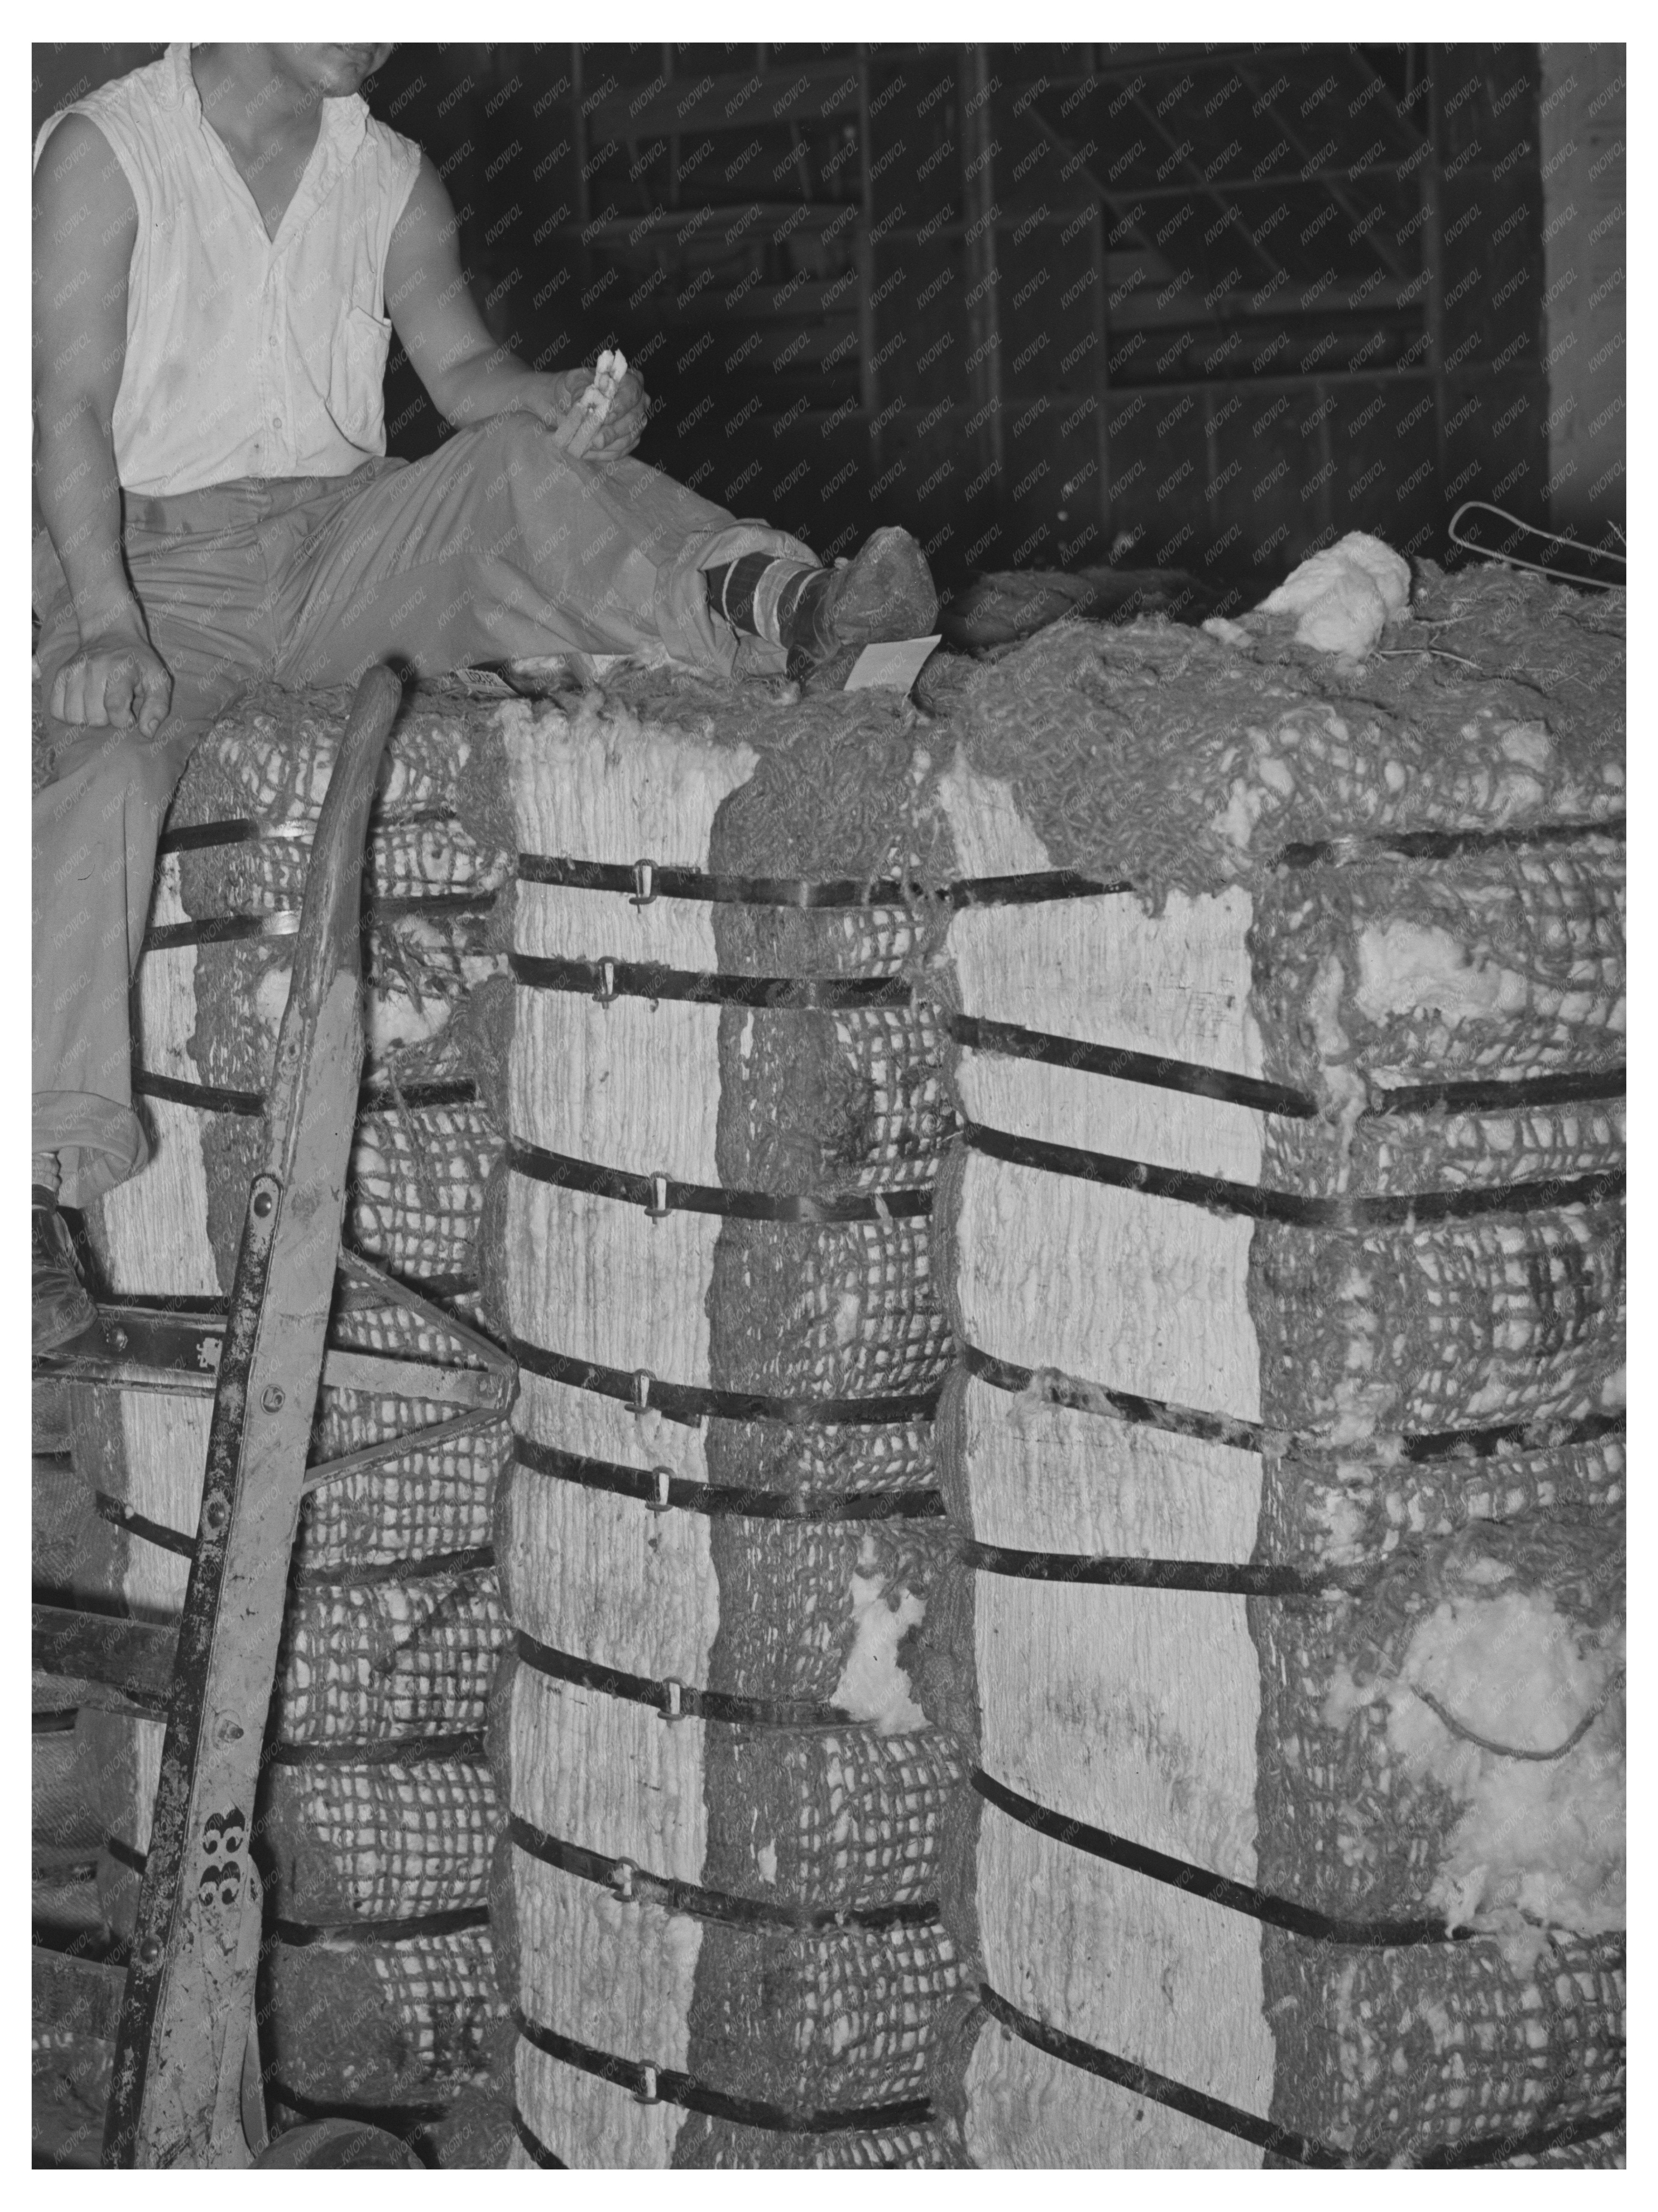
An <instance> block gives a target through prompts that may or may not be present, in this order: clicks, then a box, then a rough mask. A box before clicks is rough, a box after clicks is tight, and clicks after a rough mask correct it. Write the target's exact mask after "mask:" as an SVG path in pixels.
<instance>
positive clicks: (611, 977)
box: [593, 959, 616, 1006]
mask: <svg viewBox="0 0 1658 2212" xmlns="http://www.w3.org/2000/svg"><path fill="white" fill-rule="evenodd" d="M593 996H594V998H595V999H597V1000H598V1003H599V1005H600V1006H610V1005H611V1004H612V1003H613V1002H614V1000H615V999H616V963H615V961H614V960H608V959H607V960H601V961H600V962H599V963H598V986H597V987H596V988H595V990H594V992H593Z"/></svg>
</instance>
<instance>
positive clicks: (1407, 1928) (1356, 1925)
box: [971, 1767, 1475, 1949]
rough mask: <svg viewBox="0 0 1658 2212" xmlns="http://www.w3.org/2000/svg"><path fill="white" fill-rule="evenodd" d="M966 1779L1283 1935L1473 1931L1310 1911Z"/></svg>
mask: <svg viewBox="0 0 1658 2212" xmlns="http://www.w3.org/2000/svg"><path fill="white" fill-rule="evenodd" d="M971 1780H972V1784H973V1787H974V1789H975V1790H976V1791H977V1792H978V1794H979V1796H981V1797H982V1798H983V1799H984V1800H985V1802H986V1803H987V1804H990V1805H993V1806H994V1807H995V1808H996V1809H997V1811H998V1812H999V1813H1005V1814H1007V1816H1008V1817H1009V1819H1010V1820H1019V1821H1022V1822H1023V1825H1024V1826H1026V1827H1027V1828H1034V1829H1035V1832H1036V1833H1037V1834H1038V1835H1039V1836H1049V1837H1051V1838H1053V1839H1054V1842H1055V1843H1060V1844H1068V1845H1069V1846H1070V1848H1071V1849H1072V1850H1078V1851H1086V1852H1087V1853H1088V1854H1089V1855H1090V1857H1093V1858H1097V1859H1108V1860H1109V1862H1110V1863H1111V1864H1112V1865H1113V1866H1120V1867H1127V1869H1128V1870H1129V1872H1130V1873H1131V1874H1139V1875H1146V1876H1148V1877H1149V1878H1150V1879H1151V1881H1160V1882H1163V1883H1165V1884H1166V1885H1167V1886H1168V1887H1169V1888H1171V1889H1182V1890H1185V1891H1187V1893H1189V1894H1190V1895H1192V1896H1193V1897H1201V1898H1203V1899H1206V1902H1207V1903H1209V1904H1211V1905H1225V1906H1226V1907H1227V1909H1228V1910H1229V1911H1233V1912H1242V1913H1244V1914H1247V1915H1248V1917H1249V1918H1250V1919H1252V1920H1260V1921H1264V1922H1265V1923H1266V1924H1267V1926H1269V1927H1272V1928H1281V1929H1284V1931H1285V1932H1286V1934H1289V1935H1291V1936H1305V1937H1307V1938H1308V1939H1309V1941H1311V1942H1318V1943H1351V1944H1362V1945H1367V1946H1370V1945H1375V1946H1380V1947H1381V1948H1386V1949H1391V1948H1400V1947H1402V1946H1404V1945H1406V1944H1417V1943H1460V1942H1465V1941H1466V1940H1467V1938H1468V1937H1469V1936H1472V1935H1473V1933H1474V1932H1475V1931H1474V1930H1473V1929H1472V1928H1455V1929H1448V1928H1447V1927H1446V1926H1445V1924H1444V1923H1443V1922H1442V1921H1439V1920H1430V1919H1428V1918H1425V1917H1418V1918H1417V1919H1414V1920H1336V1919H1333V1918H1332V1917H1331V1916H1330V1915H1329V1914H1328V1913H1324V1912H1316V1911H1313V1910H1312V1909H1311V1908H1310V1907H1309V1906H1308V1905H1297V1904H1296V1903H1295V1902H1294V1901H1293V1900H1292V1899H1290V1898H1285V1897H1273V1896H1272V1895H1271V1894H1269V1893H1268V1892H1266V1890H1260V1889H1255V1888H1253V1887H1250V1885H1249V1884H1248V1883H1247V1882H1241V1881H1230V1880H1229V1879H1228V1878H1227V1877H1226V1875H1219V1874H1216V1873H1214V1872H1213V1871H1212V1869H1210V1868H1208V1867H1202V1866H1198V1865H1197V1864H1195V1863H1193V1861H1192V1860H1190V1859H1180V1858H1174V1857H1170V1856H1169V1853H1168V1852H1167V1851H1157V1850H1151V1848H1150V1847H1149V1846H1148V1845H1147V1844H1137V1843H1134V1842H1133V1841H1131V1839H1130V1838H1128V1837H1127V1836H1118V1835H1114V1834H1113V1833H1112V1832H1111V1831H1110V1830H1109V1829H1108V1828H1096V1827H1093V1826H1090V1824H1089V1822H1088V1821H1086V1820H1076V1819H1074V1818H1073V1817H1072V1815H1071V1814H1068V1813H1056V1812H1054V1811H1053V1810H1052V1808H1050V1807H1048V1806H1047V1805H1039V1804H1038V1803H1037V1802H1036V1801H1035V1798H1034V1797H1027V1796H1025V1795H1024V1794H1023V1791H1022V1790H1011V1789H1010V1788H1009V1787H1008V1785H1007V1784H1006V1783H1005V1782H998V1781H996V1780H994V1779H993V1777H992V1776H990V1775H988V1774H987V1773H985V1772H984V1771H983V1769H982V1768H979V1767H975V1769H974V1771H973V1774H972V1777H971Z"/></svg>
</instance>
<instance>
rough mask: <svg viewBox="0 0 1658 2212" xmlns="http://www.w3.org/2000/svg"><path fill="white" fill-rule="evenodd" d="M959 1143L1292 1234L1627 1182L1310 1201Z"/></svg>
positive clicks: (1619, 1176)
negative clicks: (1271, 1225)
mask: <svg viewBox="0 0 1658 2212" xmlns="http://www.w3.org/2000/svg"><path fill="white" fill-rule="evenodd" d="M962 1135H963V1142H964V1143H965V1144H966V1146H967V1148H968V1150H969V1152H978V1153H981V1154H982V1155H983V1156H984V1157H986V1158H990V1159H997V1160H1005V1161H1006V1162H1007V1163H1008V1164H1009V1165H1010V1166H1013V1167H1022V1168H1036V1169H1039V1170H1042V1172H1043V1173H1045V1174H1048V1175H1066V1176H1077V1177H1078V1178H1079V1179H1080V1180H1081V1181H1083V1182H1098V1183H1105V1184H1108V1185H1110V1186H1111V1187H1112V1188H1115V1189H1119V1190H1132V1191H1135V1192H1138V1193H1139V1194H1140V1195H1141V1196H1142V1197H1145V1198H1167V1199H1173V1200H1177V1201H1178V1202H1179V1203H1180V1204H1181V1205H1183V1206H1200V1207H1202V1208H1203V1209H1204V1210H1205V1211H1206V1212H1210V1213H1232V1214H1239V1215H1242V1216H1243V1217H1244V1218H1247V1219H1249V1220H1253V1221H1271V1222H1276V1223H1278V1224H1279V1225H1281V1226H1284V1227H1288V1228H1294V1229H1388V1228H1402V1229H1413V1228H1417V1227H1419V1226H1420V1225H1424V1224H1425V1223H1428V1222H1433V1221H1465V1220H1468V1219H1471V1218H1474V1217H1476V1216H1478V1215H1480V1214H1485V1213H1535V1212H1540V1211H1543V1210H1545V1209H1551V1208H1555V1207H1559V1206H1594V1205H1597V1204H1599V1203H1600V1201H1601V1200H1606V1199H1609V1198H1620V1197H1622V1195H1623V1194H1624V1189H1625V1184H1626V1182H1627V1180H1628V1178H1627V1176H1625V1172H1624V1170H1622V1169H1621V1168H1619V1169H1607V1170H1605V1171H1603V1172H1602V1173H1600V1174H1598V1175H1586V1176H1546V1177H1544V1178H1542V1179H1541V1180H1540V1181H1539V1182H1516V1183H1497V1184H1491V1185H1479V1184H1475V1185H1471V1186H1467V1187H1465V1188H1462V1189H1460V1190H1436V1191H1393V1192H1388V1193H1386V1194H1382V1195H1377V1196H1371V1197H1362V1198H1350V1197H1346V1196H1343V1197H1339V1198H1308V1197H1304V1196H1303V1194H1301V1193H1300V1192H1298V1191H1287V1190H1269V1189H1263V1188H1261V1187H1260V1185H1258V1184H1255V1183H1241V1182H1227V1181H1226V1180H1225V1179H1224V1177H1223V1176H1204V1175H1193V1174H1192V1173H1190V1172H1189V1171H1188V1170H1186V1169H1184V1168H1163V1167H1153V1166H1151V1165H1150V1164H1149V1163H1147V1162H1146V1161H1145V1160H1127V1159H1120V1158H1118V1157H1117V1156H1116V1154H1115V1153H1113V1152H1083V1151H1080V1150H1079V1149H1078V1147H1077V1146H1073V1145H1055V1144H1050V1143H1049V1142H1048V1141H1047V1139H1043V1138H1037V1137H1015V1136H1011V1135H1010V1134H1009V1133H1008V1132H1007V1131H1006V1130H1005V1129H990V1128H986V1127H984V1126H983V1125H982V1124H981V1123H979V1122H975V1121H969V1122H966V1123H964V1124H963V1131H962Z"/></svg>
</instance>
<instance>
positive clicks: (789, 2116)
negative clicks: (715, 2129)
mask: <svg viewBox="0 0 1658 2212" xmlns="http://www.w3.org/2000/svg"><path fill="white" fill-rule="evenodd" d="M513 2021H514V2023H515V2025H516V2027H517V2028H518V2032H519V2034H520V2035H521V2036H522V2037H523V2038H524V2039H525V2042H526V2043H528V2044H530V2045H532V2046H533V2047H534V2048H535V2049H536V2050H537V2051H544V2053H545V2054H546V2056H547V2057H549V2058H556V2059H559V2060H561V2061H562V2063H563V2064H565V2065H566V2066H575V2067H579V2068H580V2069H581V2071H582V2072H583V2073H584V2074H593V2075H597V2076H598V2079H599V2080H600V2081H613V2082H615V2083H616V2087H618V2088H623V2089H629V2090H631V2091H632V2093H633V2094H634V2096H635V2098H636V2099H637V2100H638V2101H639V2102H640V2103H641V2105H677V2106H681V2107H682V2108H683V2110H684V2111H686V2112H706V2113H707V2114H708V2116H709V2118H712V2119H716V2120H733V2121H735V2122H736V2123H737V2124H738V2125H739V2126H742V2127H750V2128H768V2129H770V2130H772V2132H773V2133H774V2134H776V2135H796V2136H822V2135H838V2134H841V2133H843V2132H845V2131H847V2130H853V2129H857V2130H861V2131H863V2132H865V2133H868V2132H871V2131H872V2130H876V2129H878V2128H914V2127H925V2126H926V2124H928V2122H929V2121H930V2120H931V2119H932V2102H931V2100H929V2099H927V2098H926V2097H912V2098H910V2099H908V2100H906V2101H905V2102H904V2103H902V2104H897V2105H859V2106H852V2107H850V2108H848V2109H847V2110H845V2111H842V2112H790V2111H789V2110H788V2109H787V2108H786V2106H782V2105H772V2104H767V2103H765V2102H763V2101H762V2100H761V2099H759V2098H755V2097H733V2096H731V2095H728V2094H727V2093H726V2091H725V2090H723V2089H711V2088H708V2087H707V2086H706V2085H705V2084H704V2083H702V2082H701V2081H696V2080H695V2079H694V2078H693V2077H692V2076H691V2075H689V2074H682V2073H680V2072H679V2071H678V2070H677V2069H676V2068H673V2067H670V2066H653V2065H651V2064H650V2063H648V2062H644V2061H641V2060H639V2059H635V2058H622V2057H617V2056H616V2053H615V2052H613V2051H596V2050H595V2049H594V2048H593V2046H592V2045H591V2044H587V2043H578V2042H577V2041H576V2040H575V2039H574V2036H568V2035H560V2034H559V2033H558V2032H557V2031H556V2029H555V2028H550V2027H543V2026H542V2024H541V2022H540V2021H537V2020H531V2018H530V2016H529V2015H528V2014H526V2013H525V2012H524V2011H523V2010H522V2009H521V2008H519V2006H517V2005H514V2006H513Z"/></svg>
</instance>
